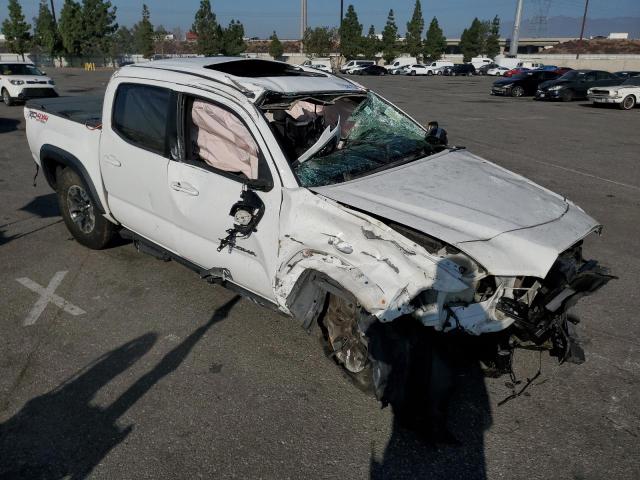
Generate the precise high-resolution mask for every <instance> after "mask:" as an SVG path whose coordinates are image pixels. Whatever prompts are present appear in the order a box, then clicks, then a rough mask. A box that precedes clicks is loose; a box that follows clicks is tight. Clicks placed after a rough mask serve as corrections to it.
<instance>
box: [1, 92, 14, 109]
mask: <svg viewBox="0 0 640 480" xmlns="http://www.w3.org/2000/svg"><path fill="white" fill-rule="evenodd" d="M2 101H3V102H4V104H5V105H6V106H7V107H10V106H11V105H13V99H12V98H11V95H9V91H8V90H7V89H6V88H3V89H2Z"/></svg>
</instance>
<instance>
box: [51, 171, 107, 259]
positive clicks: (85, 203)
mask: <svg viewBox="0 0 640 480" xmlns="http://www.w3.org/2000/svg"><path fill="white" fill-rule="evenodd" d="M56 180H57V183H58V189H57V190H58V205H59V207H60V213H61V214H62V218H63V219H64V223H65V225H66V226H67V229H69V231H70V232H71V234H72V235H73V237H74V238H75V239H76V240H77V241H78V243H80V244H82V245H84V246H85V247H89V248H91V249H94V250H100V249H102V248H104V247H105V246H106V245H107V244H108V243H109V241H110V240H111V237H112V236H113V234H114V232H115V230H116V226H115V225H114V224H113V223H111V222H110V221H109V220H107V219H106V218H104V217H103V216H102V215H101V214H100V212H99V211H98V209H97V208H96V205H95V202H94V201H93V199H92V198H91V195H90V193H89V189H88V188H87V186H86V185H85V183H84V182H83V181H82V179H81V178H80V176H79V175H78V174H77V173H76V172H74V171H73V170H72V169H70V168H65V169H64V170H62V169H59V170H58V175H57V178H56Z"/></svg>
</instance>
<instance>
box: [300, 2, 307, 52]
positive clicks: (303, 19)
mask: <svg viewBox="0 0 640 480" xmlns="http://www.w3.org/2000/svg"><path fill="white" fill-rule="evenodd" d="M306 31H307V0H300V53H302V52H303V51H304V46H303V42H304V33H305V32H306Z"/></svg>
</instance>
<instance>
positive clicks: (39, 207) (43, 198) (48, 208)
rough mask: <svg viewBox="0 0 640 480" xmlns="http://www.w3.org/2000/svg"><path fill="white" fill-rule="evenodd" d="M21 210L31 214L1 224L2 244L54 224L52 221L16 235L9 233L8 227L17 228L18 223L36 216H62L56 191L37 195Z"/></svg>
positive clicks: (0, 243) (0, 235)
mask: <svg viewBox="0 0 640 480" xmlns="http://www.w3.org/2000/svg"><path fill="white" fill-rule="evenodd" d="M19 210H20V211H23V212H28V213H30V214H31V216H29V217H27V218H25V219H22V220H15V221H13V222H8V223H5V224H3V225H0V246H1V245H4V244H5V243H9V242H10V241H12V240H16V239H18V238H20V237H24V236H26V235H30V234H32V233H35V232H38V231H40V230H42V229H43V228H48V227H50V226H51V225H53V224H52V223H50V224H47V225H44V226H42V225H41V226H39V227H37V228H35V229H33V230H30V231H28V232H21V233H17V234H15V235H8V234H7V232H6V229H7V227H11V226H12V225H13V226H14V227H12V228H13V229H15V226H16V225H17V224H19V223H22V222H25V221H27V220H31V219H32V218H34V217H38V218H53V217H59V216H60V209H59V208H58V198H57V196H56V194H55V193H48V194H46V195H40V196H39V197H35V198H34V199H33V200H31V201H30V202H29V203H27V204H26V205H25V206H23V207H21V208H20V209H19ZM60 221H62V220H60ZM54 223H59V222H54Z"/></svg>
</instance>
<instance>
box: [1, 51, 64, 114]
mask: <svg viewBox="0 0 640 480" xmlns="http://www.w3.org/2000/svg"><path fill="white" fill-rule="evenodd" d="M0 93H1V94H2V101H3V102H4V104H5V105H7V106H11V105H13V104H14V103H16V102H23V101H25V100H29V99H30V98H46V97H57V96H58V92H56V88H55V82H54V81H53V80H52V79H51V78H49V77H47V76H46V75H45V74H44V72H42V71H40V70H39V69H38V68H37V67H36V66H35V65H33V64H32V63H28V62H0Z"/></svg>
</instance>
